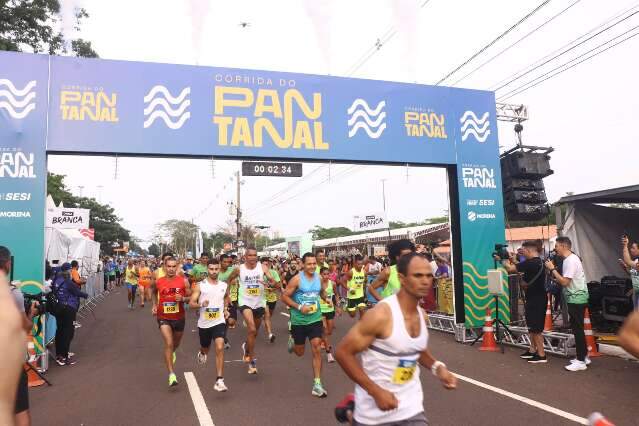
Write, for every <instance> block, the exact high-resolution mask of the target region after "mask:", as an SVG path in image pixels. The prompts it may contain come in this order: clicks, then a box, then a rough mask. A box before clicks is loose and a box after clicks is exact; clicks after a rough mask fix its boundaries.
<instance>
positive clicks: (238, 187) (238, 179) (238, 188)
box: [235, 171, 242, 241]
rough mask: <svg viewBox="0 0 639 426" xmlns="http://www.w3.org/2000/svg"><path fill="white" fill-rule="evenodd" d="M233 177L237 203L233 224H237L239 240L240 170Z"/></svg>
mask: <svg viewBox="0 0 639 426" xmlns="http://www.w3.org/2000/svg"><path fill="white" fill-rule="evenodd" d="M235 177H236V179H237V204H236V206H235V208H236V211H235V217H236V219H235V224H236V225H237V240H238V241H239V240H240V238H241V236H242V225H241V223H240V219H241V217H242V210H240V172H239V171H237V172H235Z"/></svg>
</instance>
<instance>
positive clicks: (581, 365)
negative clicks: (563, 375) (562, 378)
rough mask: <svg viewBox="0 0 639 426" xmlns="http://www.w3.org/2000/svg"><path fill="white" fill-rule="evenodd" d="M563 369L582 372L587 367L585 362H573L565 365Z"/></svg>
mask: <svg viewBox="0 0 639 426" xmlns="http://www.w3.org/2000/svg"><path fill="white" fill-rule="evenodd" d="M564 368H565V369H566V370H568V371H583V370H587V369H588V366H587V365H586V363H585V362H583V361H579V360H577V361H575V362H571V363H570V364H568V365H566V366H565V367H564Z"/></svg>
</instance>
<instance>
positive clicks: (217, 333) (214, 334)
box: [198, 323, 226, 348]
mask: <svg viewBox="0 0 639 426" xmlns="http://www.w3.org/2000/svg"><path fill="white" fill-rule="evenodd" d="M198 332H199V334H200V347H202V348H208V347H210V346H211V342H212V341H213V340H215V339H224V338H225V337H226V324H225V323H222V324H218V325H214V326H213V327H209V328H200V327H198Z"/></svg>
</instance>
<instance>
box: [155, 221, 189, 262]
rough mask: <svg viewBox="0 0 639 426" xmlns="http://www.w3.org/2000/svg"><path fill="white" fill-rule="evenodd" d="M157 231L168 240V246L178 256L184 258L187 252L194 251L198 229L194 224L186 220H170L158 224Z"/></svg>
mask: <svg viewBox="0 0 639 426" xmlns="http://www.w3.org/2000/svg"><path fill="white" fill-rule="evenodd" d="M158 230H159V231H160V232H162V233H163V234H164V235H165V236H166V237H167V238H168V239H169V241H170V246H171V247H173V249H175V251H177V253H178V254H179V255H181V256H185V255H186V252H187V251H189V250H193V249H195V239H196V234H197V230H198V227H197V225H195V224H194V223H191V222H189V221H186V220H178V219H170V220H167V221H165V222H162V223H161V224H159V225H158Z"/></svg>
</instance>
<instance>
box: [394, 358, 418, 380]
mask: <svg viewBox="0 0 639 426" xmlns="http://www.w3.org/2000/svg"><path fill="white" fill-rule="evenodd" d="M416 369H417V361H411V360H407V359H400V360H399V364H398V365H397V367H395V371H394V372H393V383H395V384H396V385H403V384H404V383H408V382H409V381H411V380H412V378H413V374H415V370H416Z"/></svg>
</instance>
